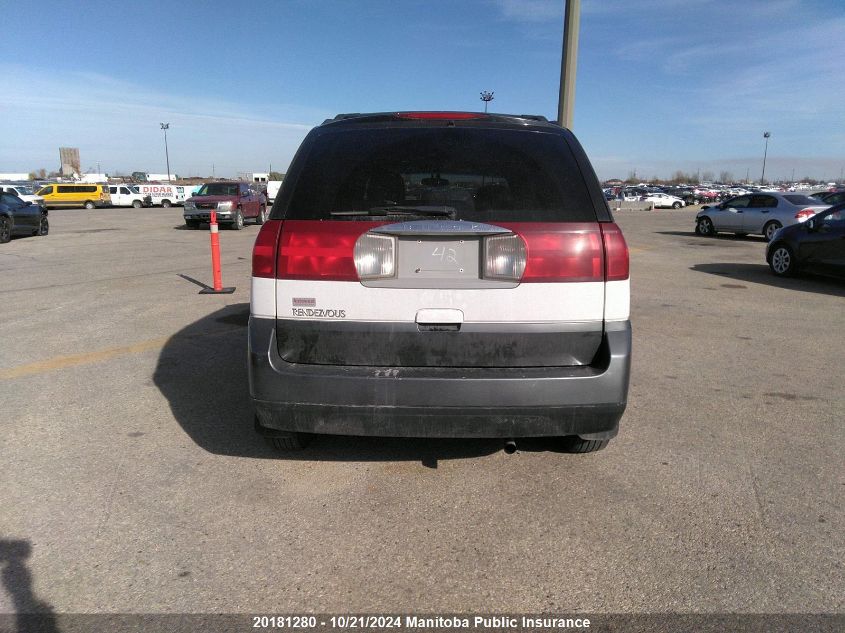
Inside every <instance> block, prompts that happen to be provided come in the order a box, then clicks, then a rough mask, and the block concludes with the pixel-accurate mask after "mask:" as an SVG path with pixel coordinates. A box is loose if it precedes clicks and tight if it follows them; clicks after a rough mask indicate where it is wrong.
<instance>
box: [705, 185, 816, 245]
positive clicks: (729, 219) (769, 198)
mask: <svg viewBox="0 0 845 633" xmlns="http://www.w3.org/2000/svg"><path fill="white" fill-rule="evenodd" d="M829 206H830V205H829V204H825V203H823V202H820V201H819V200H817V199H816V198H811V197H809V196H805V195H803V194H800V193H776V192H770V191H767V192H760V193H750V194H746V195H744V196H737V197H736V198H731V199H730V200H726V201H725V202H723V203H721V204H717V205H712V206H709V205H708V206H703V207H701V211H699V212H698V213H697V214H696V216H695V232H696V234H697V235H711V236H712V235H715V234H716V233H719V232H726V233H736V234H737V235H748V234H749V233H750V234H754V235H763V236H764V237H765V238H766V241H769V240H771V239H772V236H773V235H774V234H775V231H777V230H778V229H779V228H781V227H782V226H789V225H790V224H797V223H798V222H803V221H804V220H807V219H808V218H811V217H813V216H814V215H815V214H816V213H819V212H820V211H823V210H824V209H827V208H828V207H829Z"/></svg>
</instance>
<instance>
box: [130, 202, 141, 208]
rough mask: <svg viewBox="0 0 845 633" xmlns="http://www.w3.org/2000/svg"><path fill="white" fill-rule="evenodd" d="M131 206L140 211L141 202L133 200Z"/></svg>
mask: <svg viewBox="0 0 845 633" xmlns="http://www.w3.org/2000/svg"><path fill="white" fill-rule="evenodd" d="M132 206H133V207H135V208H136V209H140V208H141V201H140V200H133V201H132Z"/></svg>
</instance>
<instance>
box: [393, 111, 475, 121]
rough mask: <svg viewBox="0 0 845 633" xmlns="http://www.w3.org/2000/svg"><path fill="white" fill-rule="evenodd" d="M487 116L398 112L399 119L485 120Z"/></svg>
mask: <svg viewBox="0 0 845 633" xmlns="http://www.w3.org/2000/svg"><path fill="white" fill-rule="evenodd" d="M486 116H487V115H486V114H481V113H479V112H397V113H396V117H397V118H399V119H450V120H465V119H483V118H485V117H486Z"/></svg>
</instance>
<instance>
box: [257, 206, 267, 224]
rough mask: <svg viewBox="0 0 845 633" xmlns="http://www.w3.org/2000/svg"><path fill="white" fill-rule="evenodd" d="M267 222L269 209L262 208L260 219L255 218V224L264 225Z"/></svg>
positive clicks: (259, 212)
mask: <svg viewBox="0 0 845 633" xmlns="http://www.w3.org/2000/svg"><path fill="white" fill-rule="evenodd" d="M266 220H267V208H266V207H264V206H262V207H261V208H260V209H259V210H258V217H257V218H255V223H256V224H259V225H261V224H264V222H265V221H266Z"/></svg>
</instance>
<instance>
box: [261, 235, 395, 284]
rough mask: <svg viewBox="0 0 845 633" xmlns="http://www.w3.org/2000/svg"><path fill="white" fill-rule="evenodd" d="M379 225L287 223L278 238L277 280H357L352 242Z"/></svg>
mask: <svg viewBox="0 0 845 633" xmlns="http://www.w3.org/2000/svg"><path fill="white" fill-rule="evenodd" d="M380 224H383V223H382V222H321V221H319V220H288V221H286V222H285V225H284V229H283V230H282V236H281V238H280V239H279V249H278V253H279V255H278V259H277V260H276V278H277V279H320V280H324V281H358V271H357V269H356V267H355V242H356V241H357V240H358V238H359V237H361V235H362V234H363V233H366V232H367V231H368V230H369V229H371V228H373V227H375V226H379V225H380Z"/></svg>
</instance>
